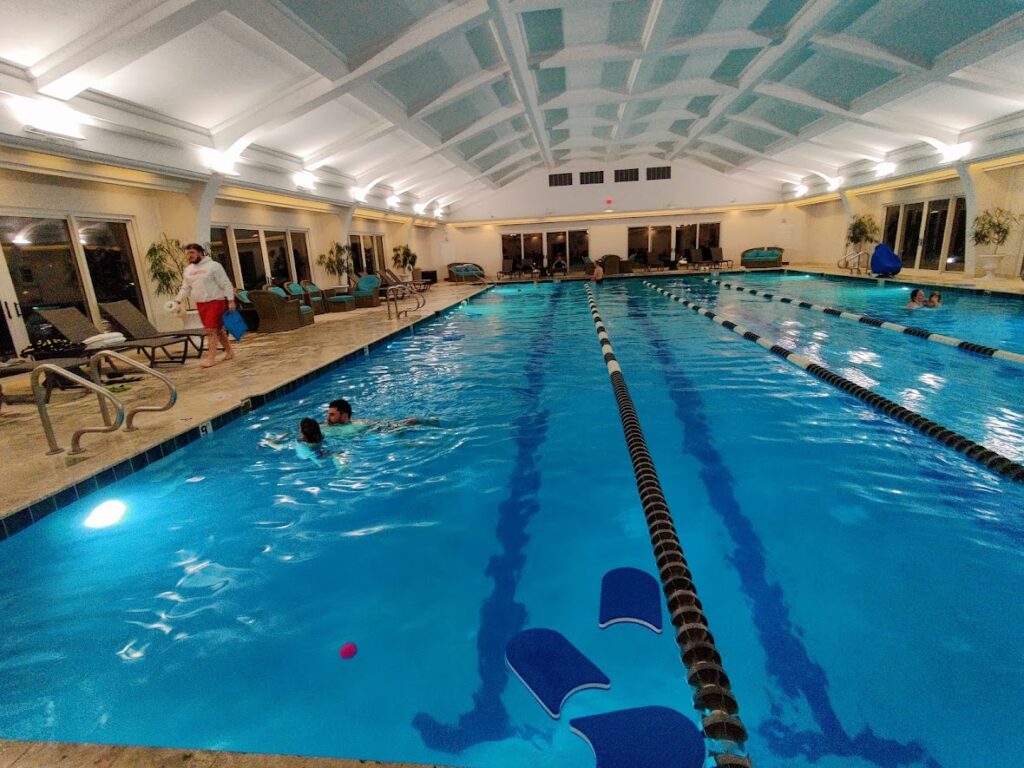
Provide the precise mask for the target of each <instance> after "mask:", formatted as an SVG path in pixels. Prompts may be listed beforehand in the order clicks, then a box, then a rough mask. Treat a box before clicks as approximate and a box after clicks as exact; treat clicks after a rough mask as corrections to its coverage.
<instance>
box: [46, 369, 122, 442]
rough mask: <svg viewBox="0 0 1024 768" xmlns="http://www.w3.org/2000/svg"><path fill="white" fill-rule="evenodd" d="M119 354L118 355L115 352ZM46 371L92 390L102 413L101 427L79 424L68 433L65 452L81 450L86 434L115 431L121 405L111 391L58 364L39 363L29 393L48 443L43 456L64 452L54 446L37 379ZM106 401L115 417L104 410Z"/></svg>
mask: <svg viewBox="0 0 1024 768" xmlns="http://www.w3.org/2000/svg"><path fill="white" fill-rule="evenodd" d="M119 357H120V355H119ZM44 373H47V374H49V375H51V376H58V377H61V378H64V379H67V380H68V381H70V382H72V383H73V384H77V385H78V386H80V387H84V388H85V389H88V390H90V391H92V392H95V393H96V398H97V399H98V400H99V403H100V413H102V414H103V424H104V426H102V427H82V428H81V429H77V430H75V431H74V432H73V433H72V435H71V450H70V451H69V452H68V454H69V455H70V456H74V455H76V454H79V453H81V452H82V451H83V450H84V449H83V448H82V447H81V442H82V436H83V435H86V434H89V433H97V434H102V433H106V432H116V431H117V429H118V428H119V427H120V426H121V425H122V424H123V423H124V404H123V403H122V402H121V401H120V400H118V399H117V398H116V397H115V396H114V395H113V393H111V392H108V391H107V390H106V389H104V388H103V387H101V386H100V385H99V384H97V383H96V382H94V381H89V380H88V379H86V378H83V377H82V376H79V375H78V374H76V373H72V372H71V371H69V370H67V369H66V368H61V367H60V366H59V365H53V364H52V363H43V364H42V365H40V366H38V367H36V368H35V370H33V371H32V379H31V381H32V395H33V397H34V398H35V401H36V408H38V409H39V419H40V421H42V423H43V432H45V433H46V442H47V443H48V444H49V446H50V450H48V451H47V452H46V455H47V456H52V455H54V454H57V453H62V452H63V451H64V449H63V448H61V447H60V446H59V445H57V438H56V437H55V436H54V433H53V422H52V421H51V420H50V413H49V408H48V406H47V403H46V392H45V388H44V386H43V384H42V383H41V381H40V379H41V378H42V375H43V374H44ZM107 400H109V401H110V402H111V403H112V404H113V406H114V415H115V418H113V419H111V417H110V414H109V413H108V412H107V405H106V401H107Z"/></svg>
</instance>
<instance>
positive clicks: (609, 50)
mask: <svg viewBox="0 0 1024 768" xmlns="http://www.w3.org/2000/svg"><path fill="white" fill-rule="evenodd" d="M641 52H642V51H641V49H640V46H639V45H613V44H611V43H594V44H592V45H576V46H572V47H571V48H563V49H562V50H560V51H556V52H555V53H551V54H547V55H539V56H531V57H530V59H529V62H530V64H532V65H538V64H543V65H544V66H545V67H547V68H553V67H566V66H569V65H572V64H603V63H604V62H606V61H631V60H633V59H635V58H637V57H638V56H640V54H641Z"/></svg>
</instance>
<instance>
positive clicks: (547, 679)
mask: <svg viewBox="0 0 1024 768" xmlns="http://www.w3.org/2000/svg"><path fill="white" fill-rule="evenodd" d="M505 663H506V664H508V667H509V669H511V670H512V671H513V672H514V673H515V675H516V677H518V678H519V679H520V680H521V681H522V682H523V685H525V686H526V688H527V690H528V691H529V692H530V693H532V694H533V696H534V698H536V699H537V701H538V702H540V705H541V706H542V707H544V711H545V712H547V713H548V714H549V715H551V717H553V718H555V719H557V718H558V716H559V715H560V714H561V712H562V707H563V706H564V704H565V701H566V699H568V698H569V697H570V696H572V695H573V694H574V693H576V692H577V691H582V690H585V689H587V688H608V687H609V686H610V684H611V681H610V680H609V679H608V676H607V675H605V673H604V672H602V671H601V670H600V669H598V668H597V666H595V665H594V663H593V662H592V661H590V659H588V658H587V657H586V656H584V655H583V654H582V653H581V652H580V651H579V649H577V648H576V646H574V645H573V644H572V643H570V642H569V641H568V640H566V639H565V637H564V636H563V635H560V634H559V633H558V632H555V631H554V630H552V629H526V630H523V631H522V632H520V633H518V634H517V635H515V636H514V637H513V638H512V639H511V640H509V642H508V645H507V646H506V647H505Z"/></svg>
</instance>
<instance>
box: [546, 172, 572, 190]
mask: <svg viewBox="0 0 1024 768" xmlns="http://www.w3.org/2000/svg"><path fill="white" fill-rule="evenodd" d="M548 186H549V187H571V186H572V174H571V173H549V174H548Z"/></svg>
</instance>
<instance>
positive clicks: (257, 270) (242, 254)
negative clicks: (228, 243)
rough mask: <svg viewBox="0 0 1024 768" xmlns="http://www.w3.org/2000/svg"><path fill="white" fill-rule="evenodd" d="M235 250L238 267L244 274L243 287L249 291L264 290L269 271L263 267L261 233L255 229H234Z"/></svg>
mask: <svg viewBox="0 0 1024 768" xmlns="http://www.w3.org/2000/svg"><path fill="white" fill-rule="evenodd" d="M232 231H233V232H234V233H235V250H236V251H237V253H238V266H239V268H240V269H241V272H242V287H243V288H244V289H245V290H247V291H252V290H254V289H256V288H262V287H263V286H264V285H266V284H267V269H266V267H265V266H264V265H263V249H262V248H260V233H259V232H257V231H256V230H255V229H234V228H232Z"/></svg>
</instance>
